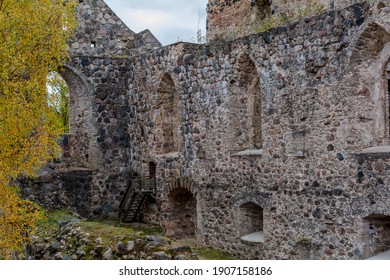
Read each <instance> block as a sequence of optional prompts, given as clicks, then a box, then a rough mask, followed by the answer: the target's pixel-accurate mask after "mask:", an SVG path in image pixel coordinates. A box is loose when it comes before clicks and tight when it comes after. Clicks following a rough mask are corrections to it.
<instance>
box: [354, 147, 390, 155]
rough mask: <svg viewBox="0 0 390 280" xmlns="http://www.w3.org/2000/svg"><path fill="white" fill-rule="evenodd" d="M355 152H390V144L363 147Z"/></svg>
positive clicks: (362, 153)
mask: <svg viewBox="0 0 390 280" xmlns="http://www.w3.org/2000/svg"><path fill="white" fill-rule="evenodd" d="M357 154H361V155H364V154H390V146H377V147H370V148H367V149H364V150H362V151H360V152H358V153H357Z"/></svg>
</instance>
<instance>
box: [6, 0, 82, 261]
mask: <svg viewBox="0 0 390 280" xmlns="http://www.w3.org/2000/svg"><path fill="white" fill-rule="evenodd" d="M74 5H75V3H74V2H73V1H69V0H56V1H53V0H40V1H38V2H37V1H34V0H19V1H15V0H0V37H1V38H2V39H1V41H0V61H1V64H0V147H1V148H0V259H2V258H11V257H12V255H13V254H14V252H15V251H18V250H19V249H21V248H22V247H23V244H24V242H25V241H26V240H28V233H29V231H30V230H31V229H32V228H33V225H34V223H35V221H36V220H37V219H38V218H39V216H40V214H39V210H38V208H37V207H36V206H35V205H34V204H33V203H31V202H28V201H24V200H22V199H21V198H19V196H18V194H17V192H16V191H15V189H14V188H13V187H11V183H10V182H11V180H12V179H13V178H16V177H17V176H19V175H20V174H24V175H33V174H34V172H35V171H36V170H37V169H38V168H40V167H41V166H42V165H43V164H45V163H46V162H47V161H48V160H49V159H51V158H53V157H54V156H55V155H57V152H58V147H57V143H56V138H57V136H58V135H59V134H60V133H61V130H60V129H59V128H58V126H57V125H56V121H55V120H56V116H55V112H54V111H53V110H52V108H51V107H50V106H49V105H48V103H47V94H46V76H47V73H49V72H50V71H53V70H56V69H57V67H58V66H59V65H61V64H62V63H63V61H64V59H66V58H67V41H68V39H69V37H70V35H71V32H72V30H73V28H74V27H75V24H76V23H75V19H74V14H73V12H74Z"/></svg>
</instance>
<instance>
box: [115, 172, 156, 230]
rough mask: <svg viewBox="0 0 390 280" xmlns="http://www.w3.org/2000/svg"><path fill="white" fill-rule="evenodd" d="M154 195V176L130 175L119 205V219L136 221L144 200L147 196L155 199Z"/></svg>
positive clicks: (128, 221)
mask: <svg viewBox="0 0 390 280" xmlns="http://www.w3.org/2000/svg"><path fill="white" fill-rule="evenodd" d="M155 195H156V179H155V178H150V177H132V178H131V180H130V183H129V185H128V187H127V189H126V192H125V195H124V197H123V199H122V201H121V204H120V205H119V215H118V218H119V221H120V222H125V223H131V222H135V221H138V220H139V218H140V213H141V211H142V207H143V206H144V203H145V201H146V200H147V199H149V198H153V199H155Z"/></svg>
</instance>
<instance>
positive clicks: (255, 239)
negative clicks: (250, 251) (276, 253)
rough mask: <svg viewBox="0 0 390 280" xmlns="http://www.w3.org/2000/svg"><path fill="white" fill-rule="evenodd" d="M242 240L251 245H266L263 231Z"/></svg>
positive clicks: (246, 236)
mask: <svg viewBox="0 0 390 280" xmlns="http://www.w3.org/2000/svg"><path fill="white" fill-rule="evenodd" d="M241 240H242V241H245V242H249V243H264V233H263V232H262V231H258V232H254V233H251V234H248V235H245V236H243V237H241Z"/></svg>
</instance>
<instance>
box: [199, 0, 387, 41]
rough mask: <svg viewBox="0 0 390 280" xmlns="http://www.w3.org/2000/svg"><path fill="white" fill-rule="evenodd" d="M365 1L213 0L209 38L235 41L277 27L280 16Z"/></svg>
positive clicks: (209, 11)
mask: <svg viewBox="0 0 390 280" xmlns="http://www.w3.org/2000/svg"><path fill="white" fill-rule="evenodd" d="M361 2H364V1H361V0H273V1H269V0H234V1H232V0H210V1H209V4H208V5H207V15H208V17H207V39H208V40H209V41H212V40H215V39H224V40H232V39H236V38H239V37H243V36H245V35H249V34H253V33H257V32H258V30H264V28H273V27H276V26H278V25H280V24H277V23H276V19H278V18H283V19H284V21H293V20H298V19H303V18H305V17H308V16H313V15H317V14H320V13H322V12H323V11H329V10H334V9H341V8H345V7H347V6H348V5H352V4H356V3H361ZM378 2H380V1H378ZM270 18H273V19H274V20H270Z"/></svg>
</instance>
